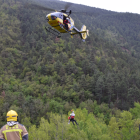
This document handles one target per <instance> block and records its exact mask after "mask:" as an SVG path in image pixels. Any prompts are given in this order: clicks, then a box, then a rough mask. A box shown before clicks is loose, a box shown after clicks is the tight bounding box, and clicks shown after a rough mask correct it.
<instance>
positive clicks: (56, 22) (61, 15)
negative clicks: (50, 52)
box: [26, 3, 89, 42]
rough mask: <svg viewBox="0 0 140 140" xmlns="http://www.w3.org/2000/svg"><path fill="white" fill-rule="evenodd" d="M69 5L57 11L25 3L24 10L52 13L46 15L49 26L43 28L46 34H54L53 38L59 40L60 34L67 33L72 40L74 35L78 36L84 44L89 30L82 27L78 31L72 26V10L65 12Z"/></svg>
mask: <svg viewBox="0 0 140 140" xmlns="http://www.w3.org/2000/svg"><path fill="white" fill-rule="evenodd" d="M71 5H72V3H67V4H66V5H65V9H61V10H59V11H56V10H55V9H51V8H48V7H45V6H42V5H40V4H37V3H27V4H26V8H32V9H38V10H46V11H48V10H49V11H53V12H52V13H49V14H47V15H46V20H47V22H48V24H49V25H50V26H48V27H45V29H46V31H47V32H50V33H52V34H54V35H55V36H57V38H60V37H61V34H62V33H69V34H70V36H71V38H73V36H74V35H76V34H79V35H80V37H81V39H82V41H83V42H85V39H86V38H87V36H89V30H87V29H86V26H85V25H83V26H82V28H81V30H78V29H77V28H76V27H75V26H74V20H73V19H72V18H71V17H70V15H71V13H72V10H69V11H67V9H68V7H70V6H71ZM65 20H67V21H68V23H67V26H68V27H67V28H66V24H65V23H64V21H65Z"/></svg>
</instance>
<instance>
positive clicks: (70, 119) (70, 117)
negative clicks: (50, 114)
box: [68, 110, 78, 125]
mask: <svg viewBox="0 0 140 140" xmlns="http://www.w3.org/2000/svg"><path fill="white" fill-rule="evenodd" d="M71 112H72V113H71V114H70V116H69V117H68V119H69V122H68V124H70V122H71V121H72V123H73V125H75V124H74V122H75V123H76V124H77V125H78V123H77V122H76V120H75V119H74V117H75V114H74V111H73V110H71Z"/></svg>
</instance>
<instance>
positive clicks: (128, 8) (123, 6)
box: [63, 0, 140, 14]
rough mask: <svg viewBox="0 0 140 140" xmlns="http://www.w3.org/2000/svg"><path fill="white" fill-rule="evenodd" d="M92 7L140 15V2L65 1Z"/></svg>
mask: <svg viewBox="0 0 140 140" xmlns="http://www.w3.org/2000/svg"><path fill="white" fill-rule="evenodd" d="M63 1H67V2H72V3H77V4H83V5H88V6H91V7H96V8H101V9H106V10H111V11H116V12H130V13H138V14H140V0H63Z"/></svg>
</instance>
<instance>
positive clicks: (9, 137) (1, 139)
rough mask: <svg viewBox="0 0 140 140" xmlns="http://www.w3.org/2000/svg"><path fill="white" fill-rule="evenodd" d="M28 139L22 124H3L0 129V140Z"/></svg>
mask: <svg viewBox="0 0 140 140" xmlns="http://www.w3.org/2000/svg"><path fill="white" fill-rule="evenodd" d="M23 139H24V140H28V132H27V130H26V128H25V126H24V125H22V124H16V125H14V126H11V127H10V126H8V125H7V124H6V125H4V126H3V127H2V128H1V130H0V140H23Z"/></svg>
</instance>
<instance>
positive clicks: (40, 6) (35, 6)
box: [24, 3, 55, 11]
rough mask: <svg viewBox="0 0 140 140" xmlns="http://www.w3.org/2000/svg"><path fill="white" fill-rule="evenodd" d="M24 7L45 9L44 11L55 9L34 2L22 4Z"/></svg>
mask: <svg viewBox="0 0 140 140" xmlns="http://www.w3.org/2000/svg"><path fill="white" fill-rule="evenodd" d="M24 7H25V8H31V9H37V10H45V11H55V9H52V8H48V7H45V6H42V5H38V4H34V3H26V4H25V5H24Z"/></svg>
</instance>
